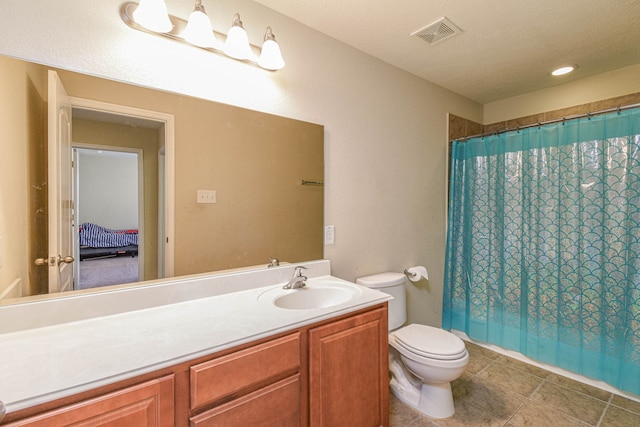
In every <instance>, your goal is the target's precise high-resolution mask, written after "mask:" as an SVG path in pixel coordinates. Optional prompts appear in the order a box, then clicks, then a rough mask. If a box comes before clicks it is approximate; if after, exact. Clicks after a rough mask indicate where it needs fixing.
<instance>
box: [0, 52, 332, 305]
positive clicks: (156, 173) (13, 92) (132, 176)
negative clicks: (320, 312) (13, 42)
mask: <svg viewBox="0 0 640 427" xmlns="http://www.w3.org/2000/svg"><path fill="white" fill-rule="evenodd" d="M50 70H52V69H51V68H50V67H46V66H43V65H39V64H34V63H30V62H25V61H21V60H17V59H13V58H8V57H3V56H0V88H1V90H0V94H1V95H0V116H1V117H2V126H0V147H1V148H2V153H3V154H2V159H1V160H0V207H1V208H0V209H1V210H0V304H9V303H15V302H20V301H25V299H24V297H28V296H33V295H45V294H51V293H53V292H52V291H51V289H50V280H49V277H48V276H49V274H48V272H47V270H48V269H49V267H48V264H49V261H50V259H51V257H52V256H53V255H54V254H50V253H48V249H47V245H48V238H47V236H48V235H49V233H50V231H51V229H50V228H51V227H49V226H48V220H49V217H50V213H51V212H50V209H51V206H50V205H51V204H52V203H53V202H51V200H54V199H51V198H50V197H51V196H50V193H51V190H52V189H51V188H50V187H51V186H50V185H49V182H48V170H49V169H50V168H51V166H50V165H51V161H52V160H53V159H51V158H50V156H49V155H48V154H47V150H48V143H49V140H50V139H51V138H50V137H49V136H48V129H49V126H50V125H51V123H50V122H51V120H50V119H48V114H47V110H48V107H50V105H51V102H49V101H50V100H49V96H48V92H49V87H50V84H49V81H48V75H49V74H50V73H49V71H50ZM53 71H55V72H56V73H57V75H58V77H59V80H60V82H61V84H62V85H63V86H64V89H65V90H66V92H67V94H68V96H69V97H70V99H71V104H72V105H71V111H72V113H71V123H70V130H71V132H70V134H71V146H72V152H73V168H74V169H73V182H72V184H71V193H72V194H73V197H72V198H71V199H72V200H69V201H67V204H68V205H69V208H70V209H72V212H73V227H72V228H73V229H72V233H73V234H72V238H73V242H74V245H75V247H76V249H75V250H76V252H75V253H74V254H73V255H74V261H73V262H71V263H70V264H72V265H73V269H74V277H75V285H74V286H72V288H75V289H79V288H81V289H85V288H92V289H93V290H95V291H100V290H103V289H106V288H105V286H106V285H109V284H119V283H132V282H136V283H133V285H144V283H139V282H140V281H141V280H142V281H147V280H152V279H156V278H159V277H164V276H180V275H186V274H194V273H204V272H211V271H218V270H226V269H232V268H239V267H247V266H254V265H261V266H266V265H267V264H268V262H269V259H270V258H271V257H275V258H278V259H279V260H280V261H282V262H300V261H306V260H312V259H320V258H322V256H323V199H324V197H323V186H322V181H323V171H324V160H323V157H324V156H323V152H324V147H323V145H324V129H323V127H322V126H321V125H316V124H312V123H307V122H302V121H298V120H293V119H289V118H284V117H279V116H274V115H270V114H265V113H260V112H255V111H250V110H246V109H242V108H237V107H232V106H229V105H224V104H220V103H215V102H211V101H207V100H202V99H197V98H193V97H187V96H183V95H176V94H171V93H167V92H162V91H156V90H152V89H148V88H142V87H137V86H131V85H127V84H123V83H119V82H115V81H110V80H105V79H100V78H96V77H92V76H87V75H83V74H78V73H74V72H70V71H66V70H59V69H58V70H53ZM139 111H143V112H145V113H144V114H142V115H140V114H137V112H139ZM128 112H133V113H131V114H129V113H128ZM142 116H144V117H142ZM166 117H170V118H171V120H172V124H171V126H170V127H169V128H167V126H166V123H165V122H163V118H166ZM168 142H171V143H172V149H171V150H167V149H166V148H167V143H168ZM167 156H171V158H169V159H167ZM167 164H171V165H173V167H172V173H171V174H167V171H166V170H165V169H166V165H167ZM167 177H169V178H172V180H171V182H167ZM305 183H306V185H305ZM167 188H171V197H170V198H169V199H167V196H166V194H168V193H165V192H166V190H167ZM169 229H170V230H171V231H170V232H167V230H169ZM89 238H94V239H96V240H86V239H89ZM101 239H102V240H105V239H106V240H113V242H110V243H104V242H102V243H100V240H101ZM94 242H98V243H94ZM167 247H171V250H170V251H169V252H170V253H166V252H167V251H166V250H165V249H166V248H167ZM55 255H63V257H64V256H65V255H69V254H55ZM38 259H40V262H37V260H38ZM102 260H116V261H118V262H116V263H115V264H119V265H121V267H120V270H119V271H120V272H119V274H121V275H122V277H123V278H122V279H117V278H116V279H114V280H116V281H115V282H109V281H107V282H106V283H101V282H100V279H101V278H104V277H106V276H107V275H108V274H110V273H104V272H101V271H100V268H103V267H102V264H103V263H102ZM37 264H40V265H37ZM62 264H64V263H62ZM98 264H100V265H101V266H100V267H99V268H98V267H97V266H98ZM107 264H108V263H107V262H105V263H104V265H105V267H104V268H112V267H108V266H106V265H107ZM113 264H114V263H111V264H110V265H113ZM84 265H92V267H95V268H94V270H93V271H92V272H90V273H89V272H87V271H89V270H88V269H84V268H83V266H84ZM122 265H126V266H127V267H122ZM127 268H128V269H129V270H126V269H127ZM85 270H86V271H85ZM91 274H93V282H91V281H90V280H89V279H87V281H86V283H84V285H83V280H84V279H86V278H87V277H90V276H91ZM96 278H97V281H96ZM118 280H120V281H118ZM85 292H86V291H85ZM58 294H59V293H58ZM16 297H20V298H16Z"/></svg>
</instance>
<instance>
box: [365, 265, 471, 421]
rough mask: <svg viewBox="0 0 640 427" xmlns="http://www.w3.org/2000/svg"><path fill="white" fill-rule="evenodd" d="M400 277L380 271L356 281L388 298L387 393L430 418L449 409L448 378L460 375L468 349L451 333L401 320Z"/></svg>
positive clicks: (403, 309)
mask: <svg viewBox="0 0 640 427" xmlns="http://www.w3.org/2000/svg"><path fill="white" fill-rule="evenodd" d="M405 281H406V276H405V275H404V274H402V273H380V274H375V275H373V276H366V277H361V278H359V279H357V280H356V283H357V284H359V285H362V286H366V287H368V288H375V289H376V290H377V291H381V292H384V293H387V294H389V295H391V296H393V298H394V299H393V300H391V301H389V332H390V333H389V371H390V372H391V376H392V378H391V382H390V387H391V392H392V393H393V394H394V395H395V396H396V397H397V398H398V399H400V400H401V401H403V402H405V403H407V404H409V405H411V406H413V407H414V408H416V409H417V410H419V411H420V412H422V413H424V414H425V415H428V416H430V417H432V418H447V417H450V416H452V415H453V414H454V413H455V408H454V406H453V395H452V393H451V381H453V380H455V379H457V378H458V377H460V375H462V373H463V372H464V369H465V368H466V366H467V364H468V363H469V353H467V349H466V348H465V346H464V341H462V340H461V339H460V338H458V337H457V336H455V335H453V334H452V333H451V332H448V331H445V330H443V329H439V328H434V327H432V326H426V325H418V324H412V325H408V326H404V327H402V325H403V324H404V323H405V322H406V320H407V309H406V291H405V287H404V284H405Z"/></svg>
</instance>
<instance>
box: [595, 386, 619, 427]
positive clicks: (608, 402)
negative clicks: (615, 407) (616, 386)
mask: <svg viewBox="0 0 640 427" xmlns="http://www.w3.org/2000/svg"><path fill="white" fill-rule="evenodd" d="M614 396H615V395H614V394H613V393H611V395H610V396H609V400H607V404H606V405H605V407H604V410H603V411H602V414H600V419H599V420H598V423H597V424H596V427H600V425H602V421H603V420H604V416H605V415H606V414H607V411H608V410H609V407H610V406H611V402H612V401H613V397H614Z"/></svg>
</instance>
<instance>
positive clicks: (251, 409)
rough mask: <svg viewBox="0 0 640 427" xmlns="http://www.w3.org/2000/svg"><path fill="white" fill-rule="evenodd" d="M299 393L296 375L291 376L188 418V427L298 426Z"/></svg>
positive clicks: (298, 378) (297, 376)
mask: <svg viewBox="0 0 640 427" xmlns="http://www.w3.org/2000/svg"><path fill="white" fill-rule="evenodd" d="M300 392H301V386H300V374H295V375H293V376H291V377H287V378H285V379H283V380H280V381H278V382H276V383H274V384H271V385H269V386H267V387H264V388H261V389H258V390H256V391H254V392H252V393H249V394H248V395H246V396H242V397H240V398H238V399H235V400H232V401H231V402H228V403H225V404H223V405H220V406H217V407H215V408H213V409H210V410H208V411H206V412H203V413H202V414H200V415H197V416H195V417H192V418H190V425H191V426H192V427H216V426H220V427H231V426H262V427H271V426H273V427H287V426H291V427H295V426H299V425H300ZM274 408H277V410H274Z"/></svg>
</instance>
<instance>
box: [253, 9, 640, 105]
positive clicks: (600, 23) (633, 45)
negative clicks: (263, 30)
mask: <svg viewBox="0 0 640 427" xmlns="http://www.w3.org/2000/svg"><path fill="white" fill-rule="evenodd" d="M256 2H257V3H260V4H263V5H265V6H267V7H269V8H271V9H273V10H276V11H278V12H280V13H282V14H284V15H286V16H288V17H290V18H293V19H295V20H297V21H299V22H301V23H303V24H305V25H307V26H309V27H311V28H314V29H315V30H317V31H320V32H322V33H324V34H326V35H328V36H331V37H333V38H335V39H337V40H340V41H342V42H344V43H346V44H348V45H350V46H352V47H354V48H356V49H358V50H361V51H364V52H366V53H368V54H370V55H372V56H374V57H376V58H379V59H381V60H382V61H385V62H387V63H389V64H392V65H395V66H397V67H399V68H401V69H403V70H406V71H408V72H410V73H412V74H415V75H417V76H419V77H422V78H424V79H426V80H428V81H430V82H432V83H435V84H438V85H440V86H442V87H444V88H447V89H449V90H451V91H453V92H456V93H458V94H460V95H463V96H465V97H467V98H470V99H472V100H474V101H477V102H479V103H482V104H485V103H489V102H492V101H497V100H500V99H505V98H509V97H512V96H516V95H520V94H523V93H527V92H531V91H535V90H539V89H543V88H546V87H550V86H553V85H557V84H563V83H567V82H569V81H571V80H575V79H581V78H584V77H587V76H591V75H595V74H599V73H603V72H606V71H611V70H615V69H618V68H623V67H626V66H630V65H634V64H640V0H610V1H603V0H535V1H533V0H482V1H473V0H404V1H397V0H395V1H394V0H321V1H319V0H296V1H290V0H256ZM441 17H446V18H448V19H449V20H450V21H451V22H452V23H453V24H455V25H456V26H458V27H459V28H460V29H462V31H463V33H462V34H459V35H456V36H454V37H451V38H449V39H447V40H443V41H441V42H440V43H437V44H434V45H429V44H428V43H427V42H425V41H424V40H422V39H420V38H418V37H416V36H411V34H412V33H414V32H415V31H417V30H419V29H421V28H423V27H425V26H426V25H429V24H431V23H433V22H434V21H436V20H438V19H439V18H441ZM565 64H577V65H578V67H579V68H578V70H577V71H576V72H574V73H572V74H570V75H567V76H563V77H559V78H558V77H551V76H550V75H549V72H550V71H551V70H552V69H554V68H556V67H558V66H561V65H565Z"/></svg>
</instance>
